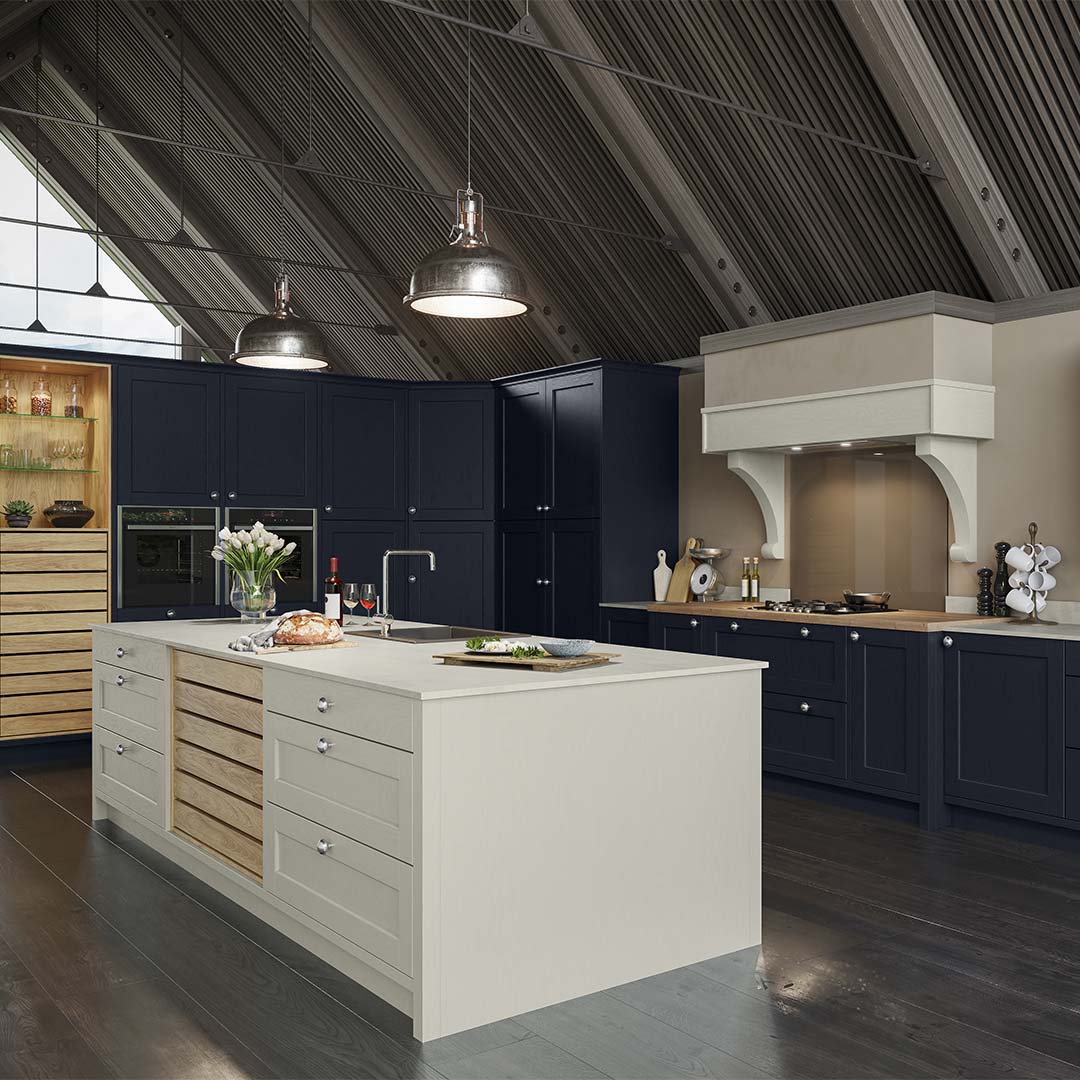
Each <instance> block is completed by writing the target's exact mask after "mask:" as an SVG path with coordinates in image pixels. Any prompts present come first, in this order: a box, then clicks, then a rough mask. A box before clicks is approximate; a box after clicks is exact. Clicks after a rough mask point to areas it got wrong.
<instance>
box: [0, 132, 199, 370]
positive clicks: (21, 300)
mask: <svg viewBox="0 0 1080 1080" xmlns="http://www.w3.org/2000/svg"><path fill="white" fill-rule="evenodd" d="M34 186H35V185H34V171H33V168H32V167H31V168H27V166H26V165H25V164H24V162H23V161H22V160H21V159H20V158H19V157H17V156H16V154H15V153H14V152H13V151H12V149H11V147H10V146H9V145H8V144H7V143H6V142H5V141H3V140H2V139H0V192H3V197H2V199H0V214H2V215H3V216H5V217H15V218H23V219H24V220H27V221H32V220H34ZM40 200H41V204H40V220H41V221H42V222H46V223H49V224H54V225H74V226H79V225H80V224H82V223H81V222H79V221H78V220H76V219H75V218H74V217H73V216H72V215H71V214H70V213H68V211H67V210H66V209H65V208H64V207H63V206H62V205H61V203H60V202H58V201H57V199H55V198H54V197H53V196H52V195H51V194H50V193H49V191H48V189H47V188H46V186H45V185H44V184H41V185H40ZM35 233H39V235H40V267H41V269H40V275H41V276H40V285H41V286H42V288H43V289H44V288H52V289H70V290H72V291H73V292H75V293H79V294H83V293H85V292H86V290H87V289H89V288H90V286H91V285H93V284H94V276H95V267H94V238H93V237H92V236H89V235H86V234H83V233H70V232H61V231H59V230H56V229H41V230H37V229H35V228H34V227H33V226H32V225H14V224H11V223H10V222H0V282H6V283H8V284H7V285H4V284H0V341H3V342H4V343H6V344H17V345H36V346H40V347H43V348H48V347H50V346H55V347H57V348H65V349H88V350H93V351H95V352H110V353H137V354H139V355H142V356H163V357H167V358H169V359H178V358H179V348H178V341H179V338H178V331H179V328H178V327H177V326H176V325H175V324H174V323H173V322H172V321H171V320H170V319H169V318H168V317H166V316H165V315H164V314H163V313H162V312H161V311H160V310H159V309H158V308H156V307H155V306H154V305H153V304H143V303H132V302H130V301H123V300H113V299H105V298H103V297H97V296H85V295H77V296H76V295H67V294H64V293H53V292H39V293H38V294H37V307H36V308H35V303H34V300H35V293H34V291H33V290H32V289H24V288H12V287H11V285H29V286H33V285H34V284H35V281H34V262H35V258H34V243H35ZM101 284H102V285H103V286H104V288H105V291H106V292H107V293H108V294H109V296H110V297H113V296H140V295H143V290H142V289H141V288H140V287H139V285H138V284H137V283H136V282H134V281H132V279H131V277H130V276H129V275H128V274H127V273H126V272H125V271H124V270H123V269H121V267H120V266H118V265H117V264H116V263H115V262H114V261H113V260H112V259H111V258H110V257H109V255H108V253H107V252H106V250H105V249H104V248H102V251H101ZM35 312H36V315H35ZM35 317H36V318H38V319H40V320H41V322H42V323H43V324H44V325H45V328H46V329H47V330H49V331H52V332H51V333H48V334H42V333H36V332H33V331H27V330H26V329H25V327H27V326H29V325H30V323H32V322H33V321H34V319H35ZM61 334H62V335H63V336H60V335H61ZM113 334H115V335H116V337H115V338H114V337H112V336H111V335H113ZM89 335H96V336H89ZM124 338H137V339H144V340H140V341H125V340H121V339H124ZM146 342H160V344H147V343H146Z"/></svg>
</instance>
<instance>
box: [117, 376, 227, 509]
mask: <svg viewBox="0 0 1080 1080" xmlns="http://www.w3.org/2000/svg"><path fill="white" fill-rule="evenodd" d="M174 368H175V370H173V369H174ZM114 378H115V389H114V412H113V415H114V417H115V423H116V429H117V430H116V448H117V454H116V495H115V501H116V502H117V503H119V504H120V505H139V504H146V505H150V506H215V505H221V503H222V501H223V499H222V492H221V481H222V476H221V428H222V424H221V415H222V413H221V383H222V378H221V373H220V372H217V371H205V370H201V369H199V368H198V367H197V366H196V365H182V364H174V365H172V366H171V367H169V368H160V367H147V368H145V369H140V368H138V367H134V366H131V367H129V366H127V365H118V366H117V368H116V371H115V372H114Z"/></svg>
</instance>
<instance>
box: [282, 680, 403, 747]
mask: <svg viewBox="0 0 1080 1080" xmlns="http://www.w3.org/2000/svg"><path fill="white" fill-rule="evenodd" d="M263 678H264V681H265V685H266V694H265V701H266V702H267V705H268V706H271V707H273V709H274V710H275V711H276V712H279V713H282V714H284V715H285V716H292V717H294V718H295V719H297V720H306V721H307V722H308V723H309V724H317V725H319V726H325V727H328V728H330V729H332V730H333V731H341V732H345V733H346V734H349V735H356V736H359V737H360V738H362V739H372V740H373V741H375V742H380V743H385V744H386V745H387V746H396V747H397V748H398V749H399V750H411V749H412V742H413V740H412V715H413V702H412V700H411V699H409V698H404V697H398V696H397V695H395V694H382V693H379V692H378V691H375V690H365V689H364V688H363V687H360V686H348V685H346V684H345V683H335V682H329V681H328V680H326V679H320V678H317V677H312V676H307V675H296V674H294V673H293V672H287V671H282V670H279V669H275V668H266V669H264V671H263ZM320 703H323V704H324V707H323V708H321V709H320Z"/></svg>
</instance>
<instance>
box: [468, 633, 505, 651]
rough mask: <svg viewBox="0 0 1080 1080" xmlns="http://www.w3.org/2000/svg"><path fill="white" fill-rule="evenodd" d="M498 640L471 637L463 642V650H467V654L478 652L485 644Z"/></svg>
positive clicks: (495, 638) (494, 638)
mask: <svg viewBox="0 0 1080 1080" xmlns="http://www.w3.org/2000/svg"><path fill="white" fill-rule="evenodd" d="M498 640H499V639H498V638H497V637H471V638H469V640H468V641H466V642H465V648H466V649H468V650H469V652H480V650H481V649H483V647H484V644H485V642H488V641H498Z"/></svg>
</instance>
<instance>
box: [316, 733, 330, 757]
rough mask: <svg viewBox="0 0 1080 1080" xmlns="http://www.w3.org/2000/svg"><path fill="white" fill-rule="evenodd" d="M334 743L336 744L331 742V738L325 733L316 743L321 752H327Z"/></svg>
mask: <svg viewBox="0 0 1080 1080" xmlns="http://www.w3.org/2000/svg"><path fill="white" fill-rule="evenodd" d="M333 745H334V744H333V743H332V742H330V740H329V739H327V738H326V736H325V735H323V736H322V737H321V738H320V739H319V741H318V742H317V743H316V744H315V749H316V750H318V751H319V753H320V754H325V753H326V751H327V750H329V749H330V747H331V746H333Z"/></svg>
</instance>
